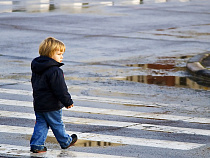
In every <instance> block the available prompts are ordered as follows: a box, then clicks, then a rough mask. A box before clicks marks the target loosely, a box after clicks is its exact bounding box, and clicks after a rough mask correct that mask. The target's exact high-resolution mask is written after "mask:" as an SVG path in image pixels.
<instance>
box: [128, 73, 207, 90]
mask: <svg viewBox="0 0 210 158" xmlns="http://www.w3.org/2000/svg"><path fill="white" fill-rule="evenodd" d="M125 80H127V81H134V82H141V83H146V84H156V85H159V86H175V87H183V88H191V89H197V90H210V87H205V86H201V85H199V84H197V83H196V82H194V81H192V80H191V79H189V78H187V77H179V76H151V75H148V76H143V75H139V76H128V77H126V78H125Z"/></svg>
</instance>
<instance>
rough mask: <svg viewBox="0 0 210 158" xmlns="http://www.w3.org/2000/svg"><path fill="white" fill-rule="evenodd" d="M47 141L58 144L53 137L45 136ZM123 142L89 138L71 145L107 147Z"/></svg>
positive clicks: (28, 138) (27, 137)
mask: <svg viewBox="0 0 210 158" xmlns="http://www.w3.org/2000/svg"><path fill="white" fill-rule="evenodd" d="M26 139H27V140H30V139H31V136H28V135H27V136H26ZM46 142H47V143H52V144H58V142H57V140H56V138H55V137H49V136H48V137H47V139H46ZM122 145H124V144H119V143H111V142H103V141H90V140H81V139H79V140H77V142H76V143H75V144H74V145H73V146H76V147H109V146H122Z"/></svg>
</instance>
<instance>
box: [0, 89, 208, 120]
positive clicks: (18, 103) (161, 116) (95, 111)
mask: <svg viewBox="0 0 210 158" xmlns="http://www.w3.org/2000/svg"><path fill="white" fill-rule="evenodd" d="M11 91H13V90H11ZM17 94H19V93H17ZM0 104H4V105H15V106H24V107H33V105H32V102H28V101H17V100H8V99H0ZM64 110H67V109H65V108H64ZM71 111H74V112H83V113H93V114H103V115H117V116H125V117H136V118H146V119H158V120H171V121H185V122H195V123H203V124H210V119H209V118H201V117H187V116H177V115H167V114H154V113H145V112H136V111H125V110H115V109H102V108H92V107H82V106H77V108H75V107H73V108H71Z"/></svg>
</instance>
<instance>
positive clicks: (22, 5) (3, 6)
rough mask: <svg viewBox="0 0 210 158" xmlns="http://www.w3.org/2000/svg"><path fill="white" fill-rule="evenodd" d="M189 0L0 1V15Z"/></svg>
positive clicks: (185, 0) (72, 10) (70, 10)
mask: <svg viewBox="0 0 210 158" xmlns="http://www.w3.org/2000/svg"><path fill="white" fill-rule="evenodd" d="M189 1H190V0H121V1H116V0H110V1H106V0H104V1H103V0H100V1H97V0H91V1H56V0H42V1H36V0H27V1H23V0H16V1H13V0H3V1H0V13H3V12H29V13H34V12H52V11H67V12H71V13H77V12H81V10H82V9H87V8H90V7H95V6H96V7H97V6H124V5H143V4H153V3H168V2H189Z"/></svg>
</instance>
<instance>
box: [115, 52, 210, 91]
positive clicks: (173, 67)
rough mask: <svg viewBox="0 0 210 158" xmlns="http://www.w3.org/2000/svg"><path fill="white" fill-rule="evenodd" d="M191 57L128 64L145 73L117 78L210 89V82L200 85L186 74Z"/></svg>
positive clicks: (165, 58)
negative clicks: (187, 63) (187, 62)
mask: <svg viewBox="0 0 210 158" xmlns="http://www.w3.org/2000/svg"><path fill="white" fill-rule="evenodd" d="M189 58H190V56H181V57H161V58H159V59H158V60H157V61H156V62H155V63H151V64H128V65H126V66H128V67H132V68H133V69H132V70H135V71H137V72H139V73H142V72H144V74H143V75H131V76H126V77H120V78H116V79H118V80H126V81H132V82H140V83H145V84H155V85H158V86H172V87H181V88H191V89H196V90H210V87H209V84H208V83H206V84H205V83H202V85H200V84H198V83H197V82H195V81H194V80H192V79H190V78H189V77H188V76H187V75H186V74H187V72H186V71H187V70H186V61H187V60H188V59H189ZM145 73H146V75H145ZM183 75H185V76H183Z"/></svg>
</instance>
